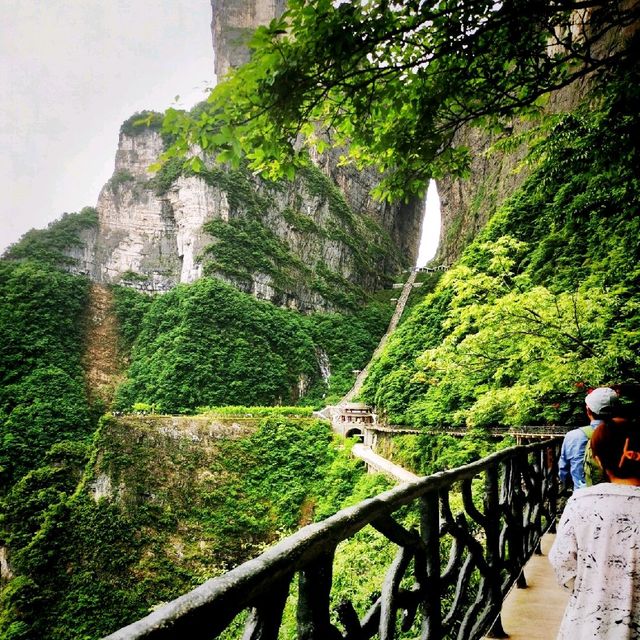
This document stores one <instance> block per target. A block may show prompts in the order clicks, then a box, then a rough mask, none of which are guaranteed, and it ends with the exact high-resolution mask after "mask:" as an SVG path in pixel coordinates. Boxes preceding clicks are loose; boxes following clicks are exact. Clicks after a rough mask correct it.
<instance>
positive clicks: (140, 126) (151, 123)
mask: <svg viewBox="0 0 640 640" xmlns="http://www.w3.org/2000/svg"><path fill="white" fill-rule="evenodd" d="M161 128H162V114H161V113H158V112H157V111H138V112H136V113H134V114H133V115H132V116H129V117H128V118H127V119H126V120H125V121H124V122H123V123H122V124H121V125H120V133H121V134H124V135H126V136H137V135H141V134H143V133H145V132H146V131H147V130H149V129H150V130H152V131H160V129H161Z"/></svg>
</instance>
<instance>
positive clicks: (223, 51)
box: [211, 0, 286, 79]
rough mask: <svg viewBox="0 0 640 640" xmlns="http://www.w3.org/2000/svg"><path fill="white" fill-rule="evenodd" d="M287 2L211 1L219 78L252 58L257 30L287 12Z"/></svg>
mask: <svg viewBox="0 0 640 640" xmlns="http://www.w3.org/2000/svg"><path fill="white" fill-rule="evenodd" d="M285 5H286V0H211V12H212V20H211V34H212V36H213V49H214V51H215V56H216V62H215V69H216V76H217V77H218V79H221V78H222V76H224V75H225V73H227V71H229V69H230V68H231V67H238V66H240V65H241V64H243V63H245V62H246V61H247V60H248V59H249V48H248V47H247V43H248V42H249V40H250V38H251V35H252V33H253V32H254V31H255V30H256V28H257V27H259V26H260V25H263V24H267V23H269V22H270V21H271V20H273V19H274V18H276V17H277V16H279V15H280V14H281V13H282V12H283V11H284V9H285Z"/></svg>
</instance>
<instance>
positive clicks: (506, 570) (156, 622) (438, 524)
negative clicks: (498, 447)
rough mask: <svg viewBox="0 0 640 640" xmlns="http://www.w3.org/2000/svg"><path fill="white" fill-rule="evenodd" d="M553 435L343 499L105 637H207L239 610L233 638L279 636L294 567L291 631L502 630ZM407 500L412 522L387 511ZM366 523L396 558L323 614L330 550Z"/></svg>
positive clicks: (364, 635) (530, 535) (554, 491)
mask: <svg viewBox="0 0 640 640" xmlns="http://www.w3.org/2000/svg"><path fill="white" fill-rule="evenodd" d="M560 443H561V439H560V438H556V439H552V440H548V441H546V442H544V443H536V444H532V445H526V446H520V447H512V448H510V449H505V450H503V451H499V452H497V453H494V454H492V455H490V456H488V457H487V458H485V459H483V460H479V461H477V462H474V463H471V464H468V465H465V466H462V467H458V468H456V469H451V470H448V471H441V472H439V473H436V474H434V475H432V476H428V477H425V478H421V479H419V480H416V481H414V482H408V483H406V484H403V485H400V486H398V487H396V488H394V489H391V490H390V491H387V492H385V493H382V494H380V495H378V496H376V497H375V498H371V499H369V500H365V501H363V502H361V503H360V504H357V505H355V506H353V507H350V508H347V509H343V510H342V511H339V512H338V513H336V514H335V515H334V516H331V517H330V518H327V519H326V520H324V521H322V522H318V523H315V524H311V525H308V526H306V527H304V528H302V529H300V530H299V531H298V532H297V533H295V534H293V535H292V536H289V537H288V538H285V539H284V540H282V541H281V542H279V543H278V544H276V545H275V546H273V547H272V548H270V549H268V550H267V551H265V552H264V553H263V554H261V555H260V556H258V557H257V558H254V559H253V560H249V561H248V562H245V563H244V564H242V565H240V566H239V567H237V568H235V569H233V570H232V571H229V572H228V573H226V574H224V575H222V576H219V577H218V578H213V579H211V580H208V581H207V582H205V583H204V584H202V585H201V586H199V587H197V588H196V589H194V590H193V591H190V592H189V593H187V594H185V595H183V596H181V597H179V598H177V599H176V600H173V601H172V602H169V603H168V604H166V605H164V606H162V607H161V608H159V609H157V610H156V611H154V612H153V613H151V614H150V615H148V616H147V617H145V618H143V619H142V620H139V621H137V622H134V623H133V624H131V625H129V626H127V627H124V628H122V629H120V630H119V631H116V632H115V633H113V634H111V635H110V636H108V637H107V638H106V639H105V640H134V639H142V638H146V639H150V640H158V639H170V638H171V639H175V640H178V639H183V638H189V640H211V639H212V638H216V637H218V635H219V634H220V633H222V632H223V631H224V630H225V629H227V628H228V627H229V625H230V624H231V623H232V622H233V620H234V619H235V618H236V616H237V615H238V614H240V613H242V612H243V611H248V616H247V619H246V622H245V623H244V632H243V634H242V636H241V637H242V638H243V640H258V639H260V640H277V638H278V632H279V629H280V626H281V623H282V615H283V611H284V608H285V604H286V601H287V599H288V597H289V592H290V589H291V585H292V583H293V579H294V576H295V575H296V574H297V575H298V581H297V591H298V593H297V601H296V603H295V607H296V614H297V618H296V619H297V637H298V638H303V639H305V640H339V639H340V640H356V639H357V640H368V639H370V638H373V637H374V636H377V637H379V638H381V639H382V640H393V639H394V638H395V637H396V629H397V628H398V626H400V627H401V628H402V629H403V630H405V631H408V630H409V629H412V628H416V627H418V626H419V627H421V631H419V630H417V629H416V633H417V634H420V637H421V638H423V639H424V640H441V639H442V638H445V637H451V635H452V634H453V635H454V636H455V637H457V638H460V639H462V638H463V639H464V640H477V639H479V638H481V637H482V636H483V635H485V634H486V633H487V631H489V630H490V628H491V630H492V632H493V633H494V634H495V635H496V636H497V637H504V635H502V636H500V635H499V634H500V633H503V631H502V625H501V622H500V610H501V605H502V600H503V598H504V597H505V595H506V593H507V592H508V591H509V589H510V588H511V586H512V585H513V584H514V582H515V581H516V580H518V584H519V585H520V584H521V581H522V577H521V575H520V574H521V571H522V568H523V567H524V565H525V563H526V561H527V560H528V559H529V557H530V556H531V555H532V554H533V553H534V551H535V550H536V549H537V547H538V544H539V541H540V539H541V537H542V535H543V533H544V532H545V531H546V530H548V529H549V528H550V527H551V526H552V525H553V522H554V518H555V515H556V511H557V504H556V500H557V496H558V481H557V458H558V455H559V449H560ZM454 491H455V493H456V496H458V495H459V496H460V497H459V498H458V497H457V498H456V500H455V504H456V505H457V506H456V508H455V509H454V508H453V506H452V501H451V500H450V495H451V494H452V493H454ZM406 505H410V507H411V508H412V509H413V510H414V511H417V514H416V515H418V521H419V523H420V525H419V528H418V529H414V528H411V529H407V528H405V526H403V525H402V524H401V522H400V521H399V519H398V518H397V517H396V518H394V517H393V514H394V513H395V512H397V511H398V510H399V509H400V508H401V507H403V506H406ZM367 526H371V527H373V528H374V529H376V530H377V531H378V532H380V533H382V534H383V535H384V536H385V537H386V538H387V539H388V540H389V541H391V542H392V543H394V544H396V545H397V546H398V551H397V554H396V557H395V559H394V560H393V561H392V562H391V564H390V566H389V567H388V569H387V573H386V577H385V578H384V580H383V581H382V582H381V584H379V585H377V587H378V588H376V591H375V592H374V593H372V594H371V599H370V602H371V606H370V607H369V609H368V611H366V612H364V615H362V613H361V614H360V615H359V614H358V613H357V612H356V610H355V608H354V606H353V605H352V603H351V602H350V601H349V600H344V601H343V602H341V603H340V604H339V605H338V606H337V607H335V610H334V611H333V612H332V605H331V598H330V592H331V587H332V581H333V577H332V576H333V563H334V557H335V554H336V549H337V547H338V545H339V543H340V542H342V541H343V540H346V539H347V538H350V537H351V536H353V535H354V534H355V533H356V532H358V531H360V530H361V529H363V528H365V527H367ZM447 559H448V560H447ZM443 560H445V562H444V563H443ZM441 567H442V568H441ZM333 615H335V618H334V617H333ZM332 620H338V621H339V624H340V627H341V628H338V626H337V624H336V623H334V622H333V621H332ZM492 625H493V626H492Z"/></svg>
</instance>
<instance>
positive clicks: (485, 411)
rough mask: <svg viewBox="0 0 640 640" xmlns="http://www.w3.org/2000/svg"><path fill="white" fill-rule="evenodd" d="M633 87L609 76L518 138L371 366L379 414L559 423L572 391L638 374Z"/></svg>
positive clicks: (578, 414)
mask: <svg viewBox="0 0 640 640" xmlns="http://www.w3.org/2000/svg"><path fill="white" fill-rule="evenodd" d="M637 86H638V77H637V72H635V71H632V72H629V73H623V72H621V73H620V75H619V76H612V77H610V78H609V80H608V83H607V85H606V86H605V88H604V89H603V90H602V92H601V93H600V94H598V95H597V96H595V97H594V98H592V100H591V101H590V103H589V104H587V105H585V106H584V107H583V108H581V109H579V110H577V111H576V112H575V113H573V114H567V115H561V116H557V117H554V118H552V119H551V121H550V122H549V121H548V122H547V123H545V126H546V127H547V128H548V129H549V131H548V132H547V133H548V135H544V136H541V137H540V138H539V139H538V140H535V139H533V134H530V137H531V138H532V139H533V142H534V143H533V144H532V153H531V154H530V157H529V162H530V163H531V165H532V172H531V175H530V177H529V178H528V179H527V180H526V182H525V184H524V185H523V187H522V188H521V189H520V190H518V191H517V192H516V193H515V194H514V195H513V196H512V197H511V198H510V200H509V201H508V202H507V203H506V204H505V205H503V206H502V207H501V208H500V209H499V210H498V212H497V213H496V215H495V216H494V218H493V219H492V220H491V221H490V222H489V224H488V225H487V227H486V229H485V230H484V232H483V233H482V234H481V236H480V237H478V238H477V239H476V240H475V241H474V242H473V243H472V244H471V246H470V247H469V248H468V250H467V251H466V252H465V254H464V256H463V258H462V260H461V261H460V263H459V264H458V265H457V266H456V267H455V268H453V269H451V270H450V271H449V272H448V273H447V274H446V275H445V276H443V278H442V280H441V281H440V283H439V285H438V287H437V289H436V291H435V292H434V293H433V294H431V295H429V296H427V297H426V298H425V300H424V301H423V302H422V303H421V304H420V305H418V306H417V307H416V308H415V311H414V312H413V314H412V315H411V316H410V318H409V319H408V320H407V322H406V323H405V324H404V325H403V326H401V328H400V330H399V331H398V332H397V333H396V335H395V336H393V338H392V340H391V341H390V342H389V346H388V349H387V350H386V353H384V354H383V355H382V357H381V358H380V360H379V361H378V362H377V363H376V364H375V366H373V367H372V370H371V376H370V377H369V380H368V382H367V387H366V389H365V392H364V393H365V397H366V398H367V399H368V400H369V401H371V402H375V403H376V404H377V405H378V407H379V408H380V409H381V410H383V411H384V412H386V413H387V415H388V418H389V420H391V421H392V422H409V423H413V424H417V425H423V426H432V425H433V426H440V425H458V426H460V425H464V424H466V425H469V426H486V425H492V424H508V425H517V424H528V423H534V424H535V423H551V424H553V423H556V424H558V423H567V422H573V421H577V420H580V419H582V413H583V409H582V400H583V397H584V387H585V386H594V385H598V384H610V383H615V382H625V381H633V380H635V381H637V380H638V376H639V375H640V361H639V360H638V353H639V350H638V347H639V346H640V342H639V341H640V331H639V326H640V325H639V324H638V318H639V315H638V312H639V309H640V307H639V303H638V299H639V298H638V294H639V290H638V283H639V282H640V277H639V276H640V271H639V268H638V259H639V257H640V255H639V253H640V249H639V244H638V237H639V233H640V228H639V220H640V217H639V216H638V208H639V205H640V181H639V180H638V175H639V173H638V169H639V168H640V159H639V155H638V146H639V145H638V142H639V140H638V137H637V132H638V130H639V126H640V121H639V117H638V113H640V111H639V106H640V94H639V92H638V89H637ZM536 133H538V132H536ZM543 133H545V132H543Z"/></svg>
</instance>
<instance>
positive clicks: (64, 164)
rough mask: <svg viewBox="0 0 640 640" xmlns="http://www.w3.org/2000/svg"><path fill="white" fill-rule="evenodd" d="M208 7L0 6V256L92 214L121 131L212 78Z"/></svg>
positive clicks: (195, 2)
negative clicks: (66, 215) (62, 221)
mask: <svg viewBox="0 0 640 640" xmlns="http://www.w3.org/2000/svg"><path fill="white" fill-rule="evenodd" d="M210 22H211V5H210V2H209V0H0V148H1V151H0V181H1V184H0V201H1V204H0V216H1V217H0V251H3V250H4V249H5V248H6V246H7V245H8V244H10V243H11V242H15V241H16V240H17V239H18V238H19V237H20V236H21V235H22V234H23V233H25V232H26V231H28V230H29V229H31V228H34V227H35V228H38V229H39V228H43V227H46V225H47V224H48V223H49V222H51V221H52V220H54V219H56V218H58V217H59V216H60V215H61V214H62V213H63V212H65V211H79V210H80V209H81V208H82V207H84V206H87V205H90V206H94V205H95V204H96V202H97V198H98V193H99V191H100V188H101V187H102V186H103V185H104V183H105V182H106V181H107V180H108V179H109V177H110V176H111V174H112V172H113V165H114V158H115V151H116V146H117V143H118V131H119V128H120V124H121V123H122V122H123V121H124V120H126V119H127V118H128V117H129V116H130V115H132V114H133V113H135V112H136V111H140V110H143V109H155V110H158V111H162V110H164V109H166V108H167V107H169V106H172V105H175V104H176V103H175V102H174V100H175V96H176V95H179V96H180V100H179V102H178V103H177V104H178V105H179V106H183V107H190V106H192V105H193V104H195V103H196V102H198V101H199V100H201V99H202V97H204V95H205V94H204V90H205V88H206V87H207V86H210V85H211V84H212V83H213V81H214V67H213V62H214V60H213V48H212V44H211V30H210Z"/></svg>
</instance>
